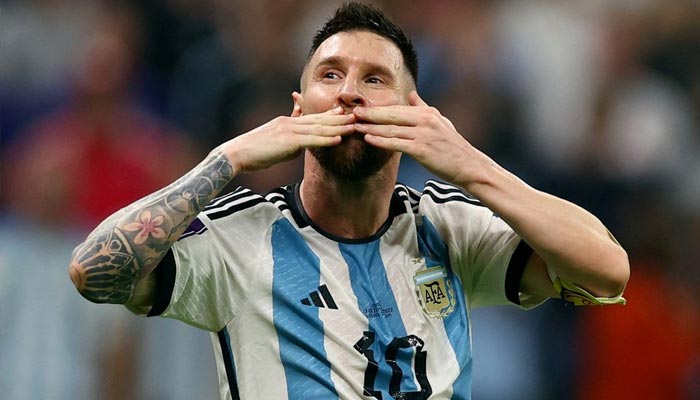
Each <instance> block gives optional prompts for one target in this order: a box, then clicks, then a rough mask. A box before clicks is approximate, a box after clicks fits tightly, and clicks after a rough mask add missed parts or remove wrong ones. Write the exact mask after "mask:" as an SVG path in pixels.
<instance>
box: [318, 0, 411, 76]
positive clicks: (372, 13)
mask: <svg viewBox="0 0 700 400" xmlns="http://www.w3.org/2000/svg"><path fill="white" fill-rule="evenodd" d="M349 31H369V32H372V33H376V34H377V35H379V36H382V37H385V38H387V39H389V40H391V41H392V42H393V43H394V44H396V46H397V47H398V48H399V50H400V51H401V55H402V56H403V63H404V65H405V66H406V69H408V72H409V73H410V74H411V77H412V78H413V82H414V83H416V84H417V83H418V55H417V54H416V51H415V49H414V48H413V43H411V39H409V37H408V36H406V34H405V33H404V32H403V30H401V28H399V26H398V25H396V24H395V23H393V22H392V21H391V20H389V18H387V17H386V15H384V13H383V12H382V11H381V10H379V9H377V8H375V7H373V6H371V5H368V4H362V3H356V2H350V3H345V4H343V5H342V6H341V7H340V8H338V9H337V10H336V11H335V14H334V15H333V16H332V17H331V18H330V19H329V20H328V21H327V22H326V23H325V24H324V25H323V27H322V28H321V29H319V30H318V31H317V32H316V35H314V39H313V41H312V42H311V49H310V51H309V55H308V57H307V59H310V58H311V57H312V56H313V55H314V53H316V50H318V48H319V46H321V43H323V42H324V41H325V40H326V39H328V38H329V37H331V36H333V35H335V34H336V33H339V32H349Z"/></svg>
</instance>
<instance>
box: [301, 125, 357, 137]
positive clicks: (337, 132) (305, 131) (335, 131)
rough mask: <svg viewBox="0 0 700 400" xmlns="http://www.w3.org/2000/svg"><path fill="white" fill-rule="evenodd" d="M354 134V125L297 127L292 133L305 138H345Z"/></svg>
mask: <svg viewBox="0 0 700 400" xmlns="http://www.w3.org/2000/svg"><path fill="white" fill-rule="evenodd" d="M353 132H355V124H353V123H350V124H345V125H322V124H310V125H298V126H296V127H294V133H296V134H298V135H307V136H326V137H329V136H345V135H349V134H351V133H353Z"/></svg>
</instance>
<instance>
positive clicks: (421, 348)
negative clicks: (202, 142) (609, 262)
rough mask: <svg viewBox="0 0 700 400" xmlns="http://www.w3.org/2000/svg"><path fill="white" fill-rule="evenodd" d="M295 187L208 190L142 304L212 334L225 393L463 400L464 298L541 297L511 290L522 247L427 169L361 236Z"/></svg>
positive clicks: (467, 304)
mask: <svg viewBox="0 0 700 400" xmlns="http://www.w3.org/2000/svg"><path fill="white" fill-rule="evenodd" d="M298 187H299V185H291V186H288V187H282V188H278V189H276V190H273V191H272V192H270V193H269V194H267V195H266V196H262V195H259V194H256V193H254V192H252V191H250V190H248V189H244V188H239V189H238V190H236V191H234V192H232V193H230V194H228V195H225V196H222V197H220V198H218V199H216V200H214V201H212V202H211V203H210V204H209V205H208V206H207V207H206V209H205V210H203V212H202V213H200V215H199V216H198V217H197V219H195V220H194V222H193V223H192V225H191V226H190V228H189V229H188V230H187V231H186V232H185V233H184V234H183V235H182V237H181V238H180V240H178V242H176V243H175V244H174V245H173V247H172V249H171V251H170V252H169V253H168V254H167V256H166V257H165V259H164V260H163V262H161V264H160V265H159V266H158V268H157V269H156V270H155V273H156V275H157V277H158V280H159V286H158V287H159V289H158V296H157V300H156V303H155V304H154V306H153V308H152V310H151V312H150V313H149V315H162V316H165V317H168V318H175V319H179V320H181V321H183V322H186V323H188V324H190V325H193V326H196V327H199V328H202V329H206V330H208V331H211V332H212V339H213V344H214V350H215V351H214V353H215V355H216V359H217V364H218V365H217V366H218V371H219V382H220V386H221V397H222V398H223V399H231V398H233V399H236V398H242V399H290V400H297V399H334V398H340V399H392V398H395V399H469V398H470V391H471V370H472V355H471V340H470V325H469V324H470V320H469V312H470V308H471V307H475V306H482V305H495V304H508V303H515V304H520V305H521V306H523V307H528V306H530V305H534V304H536V303H537V302H538V301H541V300H542V299H532V298H528V299H526V298H524V297H523V296H521V295H520V294H519V293H518V287H519V281H520V277H521V276H522V271H523V269H524V267H525V262H526V260H527V258H528V257H529V255H530V252H531V250H530V248H529V247H528V246H527V245H526V244H525V243H524V242H522V241H521V240H520V238H519V237H518V236H517V235H516V234H515V233H514V232H513V230H512V229H511V228H510V227H509V226H508V225H507V224H506V223H505V222H503V221H502V220H501V219H500V218H498V216H496V215H494V213H493V212H491V211H490V210H489V209H488V208H486V207H484V206H482V205H481V204H480V203H479V202H478V201H477V200H474V199H472V198H470V197H469V196H466V195H465V194H464V193H463V192H462V191H460V190H459V189H457V188H455V187H453V186H450V185H446V184H443V183H439V182H436V181H428V182H427V183H426V185H425V188H424V189H423V191H422V192H418V191H416V190H413V189H411V188H408V187H406V186H403V185H400V184H399V185H397V186H396V188H395V190H394V195H393V198H392V203H391V212H390V216H389V218H388V219H387V221H386V223H385V224H384V225H383V226H382V228H381V229H380V230H379V231H378V232H377V233H376V234H375V235H374V236H372V237H369V238H366V239H361V240H348V239H343V238H340V237H336V236H334V235H332V234H329V233H327V232H324V231H323V230H322V229H321V228H319V227H318V226H316V225H315V224H314V223H313V221H311V220H310V219H309V217H308V216H307V215H306V213H305V212H304V209H303V207H302V206H301V201H300V197H299V192H298V190H299V189H298ZM521 302H522V304H521Z"/></svg>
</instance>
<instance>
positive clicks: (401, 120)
mask: <svg viewBox="0 0 700 400" xmlns="http://www.w3.org/2000/svg"><path fill="white" fill-rule="evenodd" d="M353 113H354V114H355V115H356V116H357V119H358V120H360V121H364V122H371V123H373V124H391V125H404V126H416V125H418V123H419V122H420V119H419V118H418V116H417V114H416V112H415V110H414V109H412V108H411V107H408V106H383V107H356V108H355V109H354V110H353Z"/></svg>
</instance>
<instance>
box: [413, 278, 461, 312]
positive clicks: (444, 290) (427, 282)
mask: <svg viewBox="0 0 700 400" xmlns="http://www.w3.org/2000/svg"><path fill="white" fill-rule="evenodd" d="M413 281H414V282H415V284H416V293H417V294H418V299H419V301H420V303H421V306H423V311H425V313H426V314H427V315H428V316H429V317H433V318H444V317H446V316H447V315H448V314H449V313H451V312H452V311H453V310H454V308H455V302H456V300H455V294H454V289H453V286H452V279H451V277H450V275H449V273H448V272H447V269H446V268H445V267H441V266H437V267H432V268H428V269H426V270H423V271H418V272H416V275H415V276H414V277H413Z"/></svg>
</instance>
